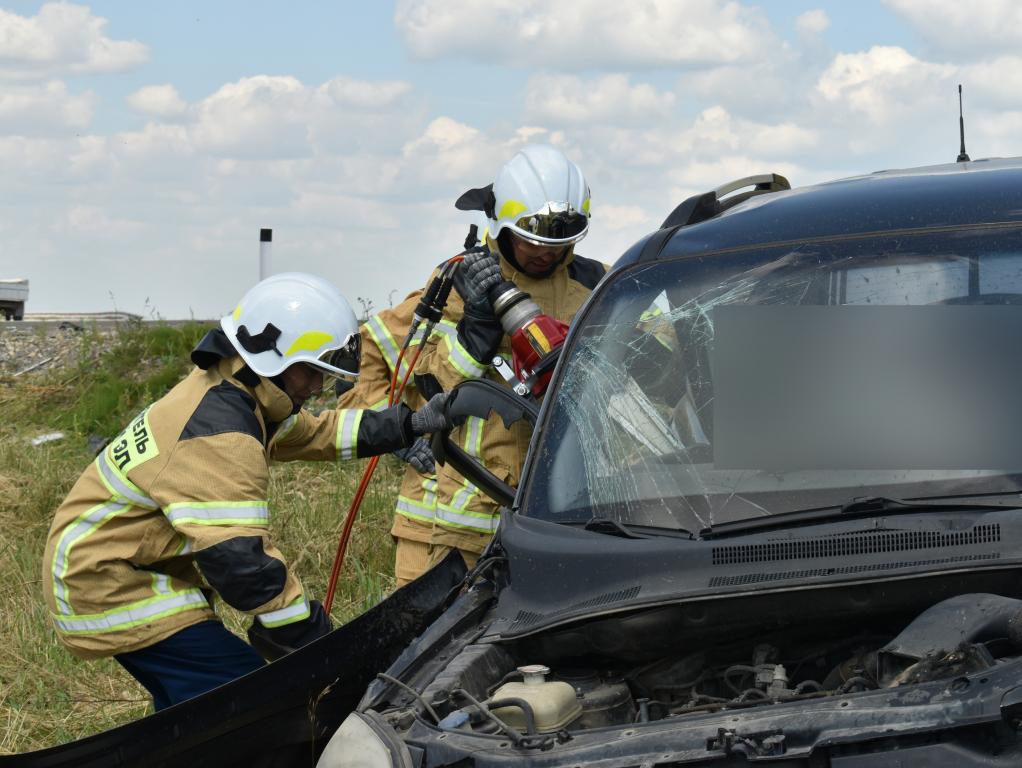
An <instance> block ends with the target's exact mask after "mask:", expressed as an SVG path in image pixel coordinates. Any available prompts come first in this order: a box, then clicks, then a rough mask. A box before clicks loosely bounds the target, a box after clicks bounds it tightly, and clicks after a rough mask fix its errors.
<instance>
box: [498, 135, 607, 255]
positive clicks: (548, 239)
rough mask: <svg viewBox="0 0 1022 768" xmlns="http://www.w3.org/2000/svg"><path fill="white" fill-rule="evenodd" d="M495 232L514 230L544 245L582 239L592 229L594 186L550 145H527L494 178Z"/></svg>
mask: <svg viewBox="0 0 1022 768" xmlns="http://www.w3.org/2000/svg"><path fill="white" fill-rule="evenodd" d="M493 216H494V219H493V221H492V222H491V223H490V235H491V236H492V237H497V236H498V235H499V234H500V233H501V231H502V230H504V229H509V230H511V231H512V232H514V233H515V234H516V235H518V236H519V237H522V238H525V239H526V240H529V241H530V242H533V243H538V244H541V245H569V244H571V243H577V242H578V241H579V240H581V239H582V238H583V237H585V236H586V233H587V232H588V231H589V185H588V184H586V180H585V176H583V175H582V171H581V170H580V169H579V167H578V166H577V165H575V164H574V163H573V162H571V160H569V159H568V158H567V157H565V156H564V153H562V152H561V151H560V150H559V149H555V148H554V147H551V146H550V145H549V144H529V145H526V146H524V147H522V148H521V149H520V150H518V152H516V153H515V156H514V157H512V158H511V159H510V160H509V161H508V162H507V163H505V164H504V167H503V168H501V169H500V172H499V173H497V178H496V179H495V180H494V182H493Z"/></svg>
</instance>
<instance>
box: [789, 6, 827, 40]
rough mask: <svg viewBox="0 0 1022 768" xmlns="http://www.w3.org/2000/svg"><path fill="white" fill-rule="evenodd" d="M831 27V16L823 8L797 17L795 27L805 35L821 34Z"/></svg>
mask: <svg viewBox="0 0 1022 768" xmlns="http://www.w3.org/2000/svg"><path fill="white" fill-rule="evenodd" d="M829 28H830V17H829V16H828V15H827V12H826V11H824V10H823V9H821V8H814V9H813V10H811V11H806V12H805V13H803V14H801V15H799V16H798V17H796V19H795V29H796V30H798V32H799V34H803V35H820V34H823V33H824V32H826V31H827V29H829Z"/></svg>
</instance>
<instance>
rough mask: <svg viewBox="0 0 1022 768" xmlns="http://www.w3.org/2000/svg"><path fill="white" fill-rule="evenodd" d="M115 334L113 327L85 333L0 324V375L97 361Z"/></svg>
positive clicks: (48, 326) (55, 327) (71, 328)
mask: <svg viewBox="0 0 1022 768" xmlns="http://www.w3.org/2000/svg"><path fill="white" fill-rule="evenodd" d="M62 326H63V327H62ZM116 333H117V331H116V330H115V329H114V328H109V329H102V328H100V329H96V330H92V329H90V330H88V331H84V330H80V329H79V328H77V327H76V326H74V325H72V324H69V323H63V324H61V323H18V322H2V321H0V376H2V377H10V376H14V375H16V374H19V373H21V372H25V375H27V374H28V373H45V372H49V371H58V370H62V369H64V368H67V367H70V366H76V365H78V364H79V362H82V361H90V360H92V361H94V360H97V359H99V356H100V355H101V354H102V353H103V352H104V351H105V350H107V349H108V348H109V347H111V346H112V345H113V344H114V341H115V335H116ZM33 366H37V367H34V368H33ZM30 368H31V369H32V370H30V371H29V370H28V369H30Z"/></svg>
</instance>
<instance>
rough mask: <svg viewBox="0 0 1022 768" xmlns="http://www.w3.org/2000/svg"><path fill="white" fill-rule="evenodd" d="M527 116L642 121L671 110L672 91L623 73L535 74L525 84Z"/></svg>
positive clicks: (557, 119)
mask: <svg viewBox="0 0 1022 768" xmlns="http://www.w3.org/2000/svg"><path fill="white" fill-rule="evenodd" d="M525 92H526V94H527V95H526V98H525V114H526V117H527V118H528V119H535V120H540V121H542V120H548V121H550V122H553V123H558V124H561V123H586V122H597V121H599V122H608V123H612V124H629V123H645V122H649V121H651V120H657V119H659V118H662V117H664V116H666V115H668V114H670V112H671V111H672V110H673V108H674V103H675V95H674V94H673V93H671V92H670V91H659V90H657V89H656V88H654V87H653V86H652V85H649V84H647V83H637V84H635V85H633V84H632V83H631V82H629V79H628V77H627V76H626V75H606V76H604V77H601V78H598V79H596V80H585V79H583V78H580V77H576V76H574V75H534V76H533V77H532V78H531V79H530V81H529V83H528V85H526V87H525Z"/></svg>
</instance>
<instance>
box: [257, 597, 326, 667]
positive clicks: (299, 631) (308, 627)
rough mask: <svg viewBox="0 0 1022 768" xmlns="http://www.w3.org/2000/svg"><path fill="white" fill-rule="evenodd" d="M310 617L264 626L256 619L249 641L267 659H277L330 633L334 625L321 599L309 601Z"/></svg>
mask: <svg viewBox="0 0 1022 768" xmlns="http://www.w3.org/2000/svg"><path fill="white" fill-rule="evenodd" d="M309 609H310V612H309V618H307V619H305V620H304V621H296V622H294V623H293V624H285V625H284V626H282V627H274V628H272V629H271V628H269V627H264V626H263V625H262V624H260V623H259V620H258V619H256V620H255V621H253V622H252V626H251V627H249V628H248V642H249V643H251V645H252V647H253V648H255V649H256V650H257V651H258V652H259V655H260V656H262V657H263V658H264V659H266V660H267V661H275V660H276V659H279V658H280V657H281V656H286V655H287V654H289V653H291V651H294V650H297V649H298V648H301V647H302V646H303V645H307V644H309V643H311V642H312V641H313V640H318V639H319V638H321V637H323V635H327V634H330V632H331V630H332V629H333V626H331V624H330V617H329V616H327V615H326V611H324V610H323V605H322V604H321V603H320V602H319V600H310V601H309Z"/></svg>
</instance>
